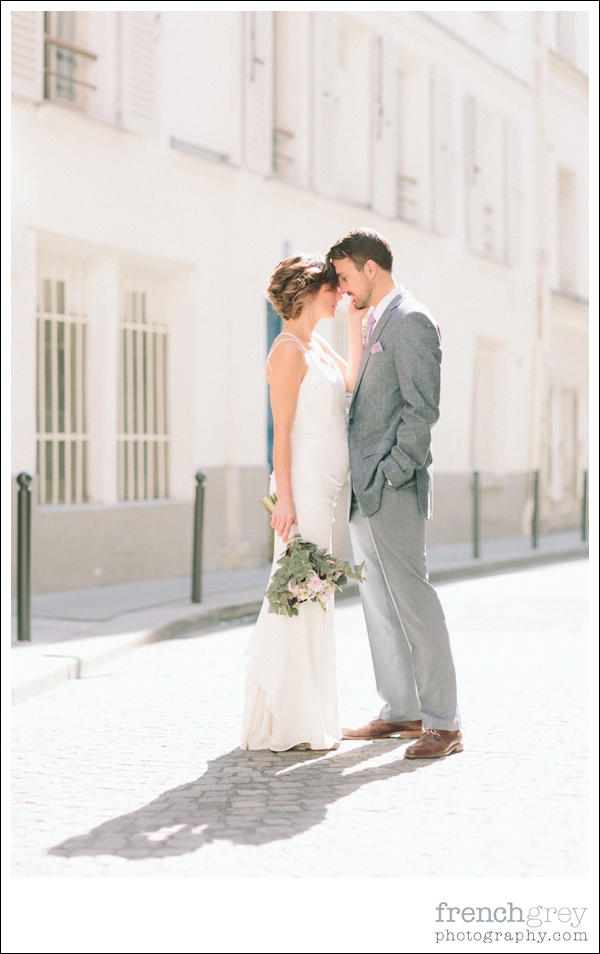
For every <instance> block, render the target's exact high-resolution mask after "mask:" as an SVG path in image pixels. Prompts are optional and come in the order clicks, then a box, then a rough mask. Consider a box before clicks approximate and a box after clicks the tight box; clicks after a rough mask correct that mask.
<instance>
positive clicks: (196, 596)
mask: <svg viewBox="0 0 600 954" xmlns="http://www.w3.org/2000/svg"><path fill="white" fill-rule="evenodd" d="M205 480H206V474H205V473H204V471H203V470H199V471H198V473H197V474H196V504H195V508H194V555H193V560H192V603H201V602H202V531H203V527H204V481H205Z"/></svg>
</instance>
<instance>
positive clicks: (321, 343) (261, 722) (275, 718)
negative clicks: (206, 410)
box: [241, 254, 366, 752]
mask: <svg viewBox="0 0 600 954" xmlns="http://www.w3.org/2000/svg"><path fill="white" fill-rule="evenodd" d="M267 297H268V298H269V301H270V302H271V304H272V305H273V307H274V308H275V310H276V311H277V312H278V313H279V314H280V315H281V317H282V318H283V319H284V320H285V321H286V322H287V327H286V330H285V331H284V332H282V333H281V334H280V335H279V336H278V337H277V338H276V339H275V341H274V343H273V346H272V348H271V351H270V353H269V356H268V359H267V380H268V382H269V384H270V386H271V407H272V410H273V424H274V443H273V470H274V473H273V474H272V476H271V485H270V491H269V492H270V493H275V492H276V493H277V504H276V506H275V510H274V512H273V517H272V520H271V526H272V527H273V528H274V530H275V533H276V537H275V553H274V558H273V569H272V572H273V571H274V570H275V569H277V560H278V559H279V558H280V556H281V555H282V553H283V551H284V549H285V544H286V542H287V539H288V536H289V534H290V531H291V529H292V527H293V526H297V527H298V530H299V532H300V535H301V536H302V537H303V538H304V539H305V540H309V541H310V542H311V543H315V544H316V545H317V546H318V547H326V548H327V549H328V550H331V530H332V525H333V508H334V506H335V502H336V498H337V496H338V494H339V491H340V489H341V488H342V487H343V485H344V483H345V481H346V478H347V476H348V469H349V461H348V439H347V434H346V416H345V405H346V392H347V391H350V392H352V391H353V390H354V384H355V382H356V375H357V371H358V366H359V364H360V359H361V356H362V352H363V338H362V319H363V316H364V315H365V312H366V309H364V310H362V311H358V310H357V309H356V308H355V307H354V304H353V302H352V301H349V303H348V309H347V315H348V338H349V360H348V361H347V362H346V361H344V359H343V358H341V357H340V356H339V355H338V354H336V352H335V351H333V349H332V348H331V347H330V346H329V344H328V343H327V341H326V340H325V338H323V337H322V336H321V335H319V334H316V333H315V330H314V329H315V327H316V325H317V323H318V322H319V321H320V320H321V319H322V318H326V319H333V318H334V317H335V311H336V307H337V305H338V303H339V301H340V299H341V297H342V295H341V292H340V291H339V289H338V280H337V276H336V273H335V270H334V268H333V266H332V265H331V263H330V262H327V261H326V260H325V259H324V258H322V257H321V256H317V255H300V254H298V255H295V256H292V257H291V258H286V259H284V260H283V261H282V262H280V263H279V265H278V266H277V268H276V269H275V271H274V273H273V275H272V276H271V280H270V283H269V288H268V291H267ZM336 555H337V554H336ZM246 656H247V657H248V663H247V665H248V676H247V681H246V698H245V707H244V717H243V724H242V740H241V747H242V749H271V750H272V751H274V752H283V751H286V750H288V749H292V748H297V747H300V748H303V749H311V750H326V749H332V748H337V747H338V745H339V741H338V740H339V739H340V738H341V733H340V727H339V722H338V712H337V690H336V676H335V643H334V629H333V599H330V600H329V602H328V605H327V611H326V612H323V609H322V608H321V607H320V606H319V605H318V604H317V603H311V602H306V603H302V604H301V605H300V606H299V615H298V616H292V617H286V616H278V615H275V614H271V613H269V612H268V603H267V601H266V600H265V602H264V603H263V606H262V609H261V612H260V616H259V618H258V622H257V624H256V628H255V629H254V632H253V634H252V638H251V639H250V642H249V644H248V647H247V649H246Z"/></svg>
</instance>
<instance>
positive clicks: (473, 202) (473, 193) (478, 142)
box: [465, 96, 484, 254]
mask: <svg viewBox="0 0 600 954" xmlns="http://www.w3.org/2000/svg"><path fill="white" fill-rule="evenodd" d="M482 127H483V114H482V109H481V104H480V103H479V102H478V100H477V99H476V98H475V97H474V96H467V97H466V99H465V203H466V224H467V241H468V243H469V245H470V246H471V248H472V249H473V251H474V252H478V253H480V254H481V253H482V252H483V249H484V235H483V168H482V155H483V148H482V146H483V144H482V135H483V129H482Z"/></svg>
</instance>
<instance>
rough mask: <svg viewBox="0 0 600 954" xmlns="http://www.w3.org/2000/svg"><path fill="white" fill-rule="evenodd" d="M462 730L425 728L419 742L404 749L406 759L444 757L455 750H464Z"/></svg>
mask: <svg viewBox="0 0 600 954" xmlns="http://www.w3.org/2000/svg"><path fill="white" fill-rule="evenodd" d="M462 750H463V743H462V732H461V731H460V729H459V730H458V731H455V732H449V731H448V730H447V729H425V732H424V733H423V735H422V736H421V738H420V739H419V740H418V741H417V742H413V743H412V745H409V746H408V748H407V749H405V750H404V758H405V759H443V758H444V756H446V755H453V754H454V752H462Z"/></svg>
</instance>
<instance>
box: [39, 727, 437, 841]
mask: <svg viewBox="0 0 600 954" xmlns="http://www.w3.org/2000/svg"><path fill="white" fill-rule="evenodd" d="M404 745H406V743H405V742H402V741H401V740H400V739H388V740H385V741H378V742H370V743H366V744H365V745H361V746H360V747H359V748H354V749H352V750H351V751H350V752H348V751H347V752H343V751H339V750H338V751H336V752H334V753H328V754H327V755H324V754H323V753H321V754H319V753H314V752H281V753H274V752H266V751H260V752H245V751H242V750H241V749H239V748H238V749H234V750H233V751H231V752H228V753H226V754H225V755H222V756H220V757H219V758H217V759H214V760H213V761H211V762H209V763H208V768H207V770H206V772H205V773H204V775H202V776H201V777H200V778H198V779H196V780H195V781H193V782H187V783H186V784H185V785H180V786H179V787H178V788H173V789H171V790H170V791H167V792H164V793H163V794H162V795H160V796H159V797H158V798H156V799H155V800H154V801H152V802H150V803H149V804H148V805H144V806H143V807H142V808H140V809H138V810H137V811H135V812H131V813H130V814H128V815H122V816H120V817H119V818H115V819H112V820H111V821H108V822H104V824H102V825H99V826H98V827H97V828H94V829H93V830H92V831H91V832H89V834H87V835H76V836H74V837H73V838H68V839H67V840H66V841H64V842H62V844H60V845H56V846H55V847H54V848H52V849H51V850H50V852H49V854H51V855H59V856H61V857H71V858H72V857H78V856H79V857H81V856H92V855H115V856H120V857H123V858H161V857H168V856H172V855H184V854H187V853H189V852H192V851H196V850H197V849H198V848H201V847H202V846H203V845H206V844H209V843H211V842H213V841H229V842H233V843H234V844H241V845H263V844H266V843H268V842H272V841H279V840H282V839H286V838H293V837H294V836H295V835H298V834H300V833H302V832H305V831H308V830H309V829H310V828H312V827H313V826H314V825H318V824H319V823H320V822H322V821H323V819H324V818H325V816H326V813H327V806H328V805H331V804H333V803H334V802H336V801H338V800H339V799H341V798H346V797H347V796H348V795H351V794H352V793H353V792H355V791H357V789H359V788H361V787H362V786H363V785H368V784H369V783H371V782H381V781H385V780H386V779H391V778H394V777H397V776H399V775H404V774H405V773H409V772H415V771H417V770H418V769H422V768H425V767H426V766H427V765H430V764H431V763H430V762H422V761H421V762H407V761H404V760H403V759H402V757H401V753H398V757H396V758H394V759H393V761H387V762H386V763H385V764H376V765H369V761H370V760H372V759H374V758H377V759H378V758H379V757H381V756H387V757H388V759H389V757H390V755H391V754H392V753H394V751H395V750H397V749H399V748H400V746H404Z"/></svg>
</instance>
